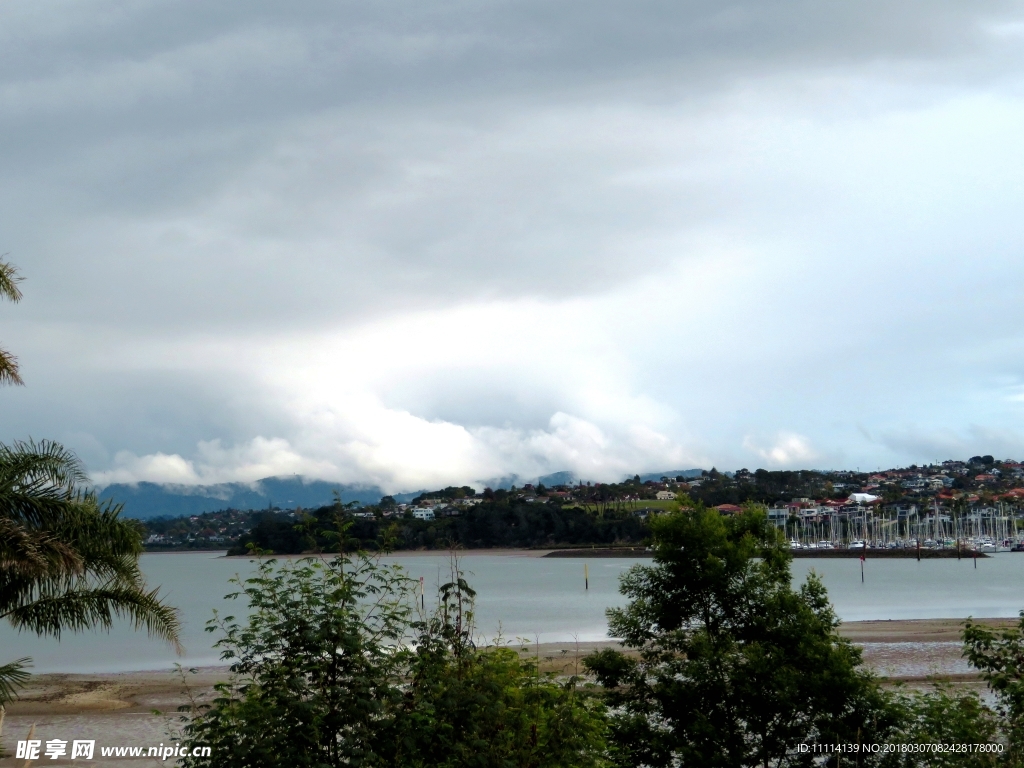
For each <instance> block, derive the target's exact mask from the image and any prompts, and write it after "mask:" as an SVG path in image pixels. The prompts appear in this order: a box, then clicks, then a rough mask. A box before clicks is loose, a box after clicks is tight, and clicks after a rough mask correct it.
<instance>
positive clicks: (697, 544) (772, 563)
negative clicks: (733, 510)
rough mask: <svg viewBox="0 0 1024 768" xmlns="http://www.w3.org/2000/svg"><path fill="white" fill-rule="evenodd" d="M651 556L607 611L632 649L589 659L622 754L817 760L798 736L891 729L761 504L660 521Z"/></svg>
mask: <svg viewBox="0 0 1024 768" xmlns="http://www.w3.org/2000/svg"><path fill="white" fill-rule="evenodd" d="M651 528H652V532H653V537H654V546H655V553H656V554H655V563H654V565H653V566H635V567H634V568H633V569H632V570H631V571H630V572H629V573H628V574H627V575H626V577H625V578H624V579H623V582H622V592H623V593H624V594H626V595H627V596H628V597H629V598H630V603H629V605H628V606H627V607H625V608H622V609H613V610H610V611H609V612H608V616H609V624H610V627H611V634H612V635H613V636H616V637H621V638H623V642H624V645H625V646H626V647H628V648H631V649H634V651H635V652H636V654H637V656H638V657H637V658H632V657H628V656H625V655H623V654H621V653H618V652H616V651H605V652H603V653H601V654H597V655H595V656H592V657H590V658H588V659H587V660H586V663H587V665H588V667H589V668H590V669H591V670H592V671H593V672H594V673H595V674H596V675H597V677H598V680H599V681H600V682H601V683H602V684H603V685H604V686H605V687H606V688H607V689H609V690H610V691H611V693H610V696H609V703H610V704H611V705H612V706H613V707H615V708H616V710H617V713H616V715H615V716H614V717H613V718H612V728H613V733H614V739H615V743H616V745H617V750H618V754H617V757H618V761H619V763H620V764H622V765H649V766H675V765H682V766H718V765H721V766H747V765H751V766H752V765H782V764H784V765H801V764H804V765H810V764H811V763H812V757H811V756H810V755H805V754H801V753H800V752H799V751H798V747H799V745H800V744H812V743H815V742H817V743H838V742H863V741H882V740H883V739H882V736H884V734H885V733H887V732H888V731H889V730H890V729H891V728H892V727H893V726H894V725H895V722H894V712H893V710H892V708H891V707H889V706H888V704H887V702H886V700H885V697H884V696H883V695H882V694H881V692H880V690H879V688H878V686H877V685H876V683H875V681H874V680H873V679H872V678H871V676H870V675H869V674H867V673H866V672H864V671H863V670H862V669H861V666H860V664H861V660H860V654H859V652H858V651H857V650H856V649H855V648H854V647H853V646H852V645H850V643H848V642H847V641H845V640H843V639H842V638H840V637H839V636H838V634H837V633H836V631H835V630H836V626H837V625H838V620H837V618H836V616H835V614H834V613H833V611H832V609H831V606H830V605H829V603H828V599H827V596H826V594H825V590H824V587H823V586H822V585H821V582H820V581H819V580H818V579H817V578H816V577H814V576H813V574H812V576H811V577H810V578H809V579H808V581H807V583H806V584H805V585H804V586H803V587H802V588H801V589H800V590H798V591H794V590H793V588H792V586H791V581H790V572H789V562H790V558H789V553H788V551H787V550H786V549H785V548H784V547H783V546H782V545H781V542H780V541H779V539H778V533H777V532H776V531H775V529H774V528H773V527H771V526H769V525H768V523H767V520H766V518H765V516H764V514H763V513H761V512H759V511H757V510H755V509H753V508H751V509H748V510H746V511H745V512H744V513H743V514H741V515H738V516H736V517H732V518H726V517H723V516H722V515H720V514H719V513H718V512H717V510H707V509H705V508H703V507H697V508H696V509H692V510H687V511H684V512H680V513H678V514H672V515H665V516H661V517H659V518H657V519H656V520H654V521H652V523H651Z"/></svg>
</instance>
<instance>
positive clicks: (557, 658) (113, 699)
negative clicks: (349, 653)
mask: <svg viewBox="0 0 1024 768" xmlns="http://www.w3.org/2000/svg"><path fill="white" fill-rule="evenodd" d="M977 621H978V622H979V623H982V624H984V625H986V626H990V627H993V628H1008V627H1011V626H1013V625H1014V624H1015V623H1016V621H1017V620H1015V619H978V620H977ZM962 630H963V620H962V619H912V620H894V621H851V622H846V623H844V624H842V625H841V626H840V628H839V632H840V634H841V635H843V636H844V637H846V638H849V639H850V640H852V641H853V642H854V643H857V644H858V645H860V644H864V645H866V646H867V649H866V650H867V651H868V653H867V654H866V657H867V658H868V659H869V661H870V658H871V651H872V647H873V646H876V645H877V646H879V647H882V646H885V647H887V648H888V646H891V645H894V644H895V645H897V646H898V644H907V645H906V647H905V649H902V650H901V649H900V648H898V647H897V648H895V649H888V653H889V657H898V656H899V655H900V654H901V653H902V654H906V655H914V656H917V657H924V659H925V661H927V657H928V656H931V655H933V654H936V653H938V652H939V651H941V655H943V656H949V655H952V656H956V657H959V650H958V643H959V641H960V634H961V632H962ZM512 647H516V648H519V646H512ZM612 647H619V646H618V643H616V642H615V641H614V640H607V641H603V642H580V643H575V642H571V641H570V642H564V643H540V644H539V645H535V644H528V645H525V646H523V647H522V648H523V649H524V652H525V653H529V654H530V655H536V656H538V657H539V658H540V659H541V660H542V662H543V666H544V667H545V668H548V669H561V668H566V667H567V666H568V665H575V663H576V661H577V659H578V658H579V657H582V656H585V655H587V654H589V653H593V652H594V651H596V650H600V649H602V648H612ZM880 671H884V670H880ZM226 675H227V670H226V669H225V668H223V667H211V668H203V669H200V670H199V671H198V674H196V675H190V676H189V678H188V679H189V684H190V686H191V687H192V688H193V693H194V695H197V696H199V697H201V698H207V697H208V696H209V695H211V692H212V686H213V684H214V683H215V682H217V681H218V680H223V679H225V677H226ZM186 700H187V699H186V697H185V694H184V692H183V685H182V681H181V678H180V676H179V675H178V674H176V673H174V672H171V671H162V672H161V671H156V672H122V673H116V674H79V675H70V674H50V675H36V676H33V678H32V681H31V683H30V684H29V686H28V687H27V688H26V689H25V690H24V691H22V695H21V698H20V699H19V700H18V701H15V702H13V703H12V704H11V705H10V706H9V707H8V715H9V716H30V715H43V714H51V715H52V714H82V713H111V714H113V713H122V714H133V713H143V712H150V711H152V710H154V709H159V710H161V711H164V712H173V711H174V710H175V708H176V707H177V706H179V705H180V704H183V703H185V702H186Z"/></svg>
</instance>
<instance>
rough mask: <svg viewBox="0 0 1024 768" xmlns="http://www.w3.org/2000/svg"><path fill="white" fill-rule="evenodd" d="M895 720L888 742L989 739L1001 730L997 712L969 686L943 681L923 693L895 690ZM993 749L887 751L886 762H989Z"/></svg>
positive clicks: (982, 767)
mask: <svg viewBox="0 0 1024 768" xmlns="http://www.w3.org/2000/svg"><path fill="white" fill-rule="evenodd" d="M892 702H893V706H894V708H895V712H896V716H897V720H898V726H897V727H896V728H895V729H894V731H893V732H892V733H891V734H890V737H889V739H888V743H891V744H906V745H917V744H947V745H961V744H970V745H975V744H986V745H988V744H991V745H995V744H996V743H997V741H998V739H999V736H1000V723H999V718H998V717H997V716H996V713H994V712H993V711H992V710H991V709H989V708H988V707H987V706H985V704H984V703H983V702H982V701H981V699H980V697H979V696H978V695H977V694H975V693H973V692H971V691H963V690H957V689H955V688H953V687H952V686H949V685H943V686H939V687H937V688H936V690H934V691H930V692H927V693H915V694H911V695H905V694H899V693H897V694H896V695H895V696H893V699H892ZM1001 761H1002V755H1000V754H999V753H996V752H963V751H949V752H943V751H935V752H909V751H908V752H899V753H893V754H890V755H886V756H885V757H884V758H883V760H882V763H883V765H884V766H885V768H890V767H891V768H991V767H993V766H997V765H999V763H1000V762H1001Z"/></svg>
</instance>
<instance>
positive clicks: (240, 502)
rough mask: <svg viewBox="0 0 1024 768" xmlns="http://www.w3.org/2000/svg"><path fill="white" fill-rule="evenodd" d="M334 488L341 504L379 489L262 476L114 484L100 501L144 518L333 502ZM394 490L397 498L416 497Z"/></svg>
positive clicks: (375, 495)
mask: <svg viewBox="0 0 1024 768" xmlns="http://www.w3.org/2000/svg"><path fill="white" fill-rule="evenodd" d="M334 491H338V492H339V493H340V494H341V500H342V501H344V502H349V501H358V502H360V503H361V504H376V503H377V502H378V501H380V499H381V496H383V495H384V492H383V491H382V490H381V489H380V488H378V487H377V486H374V485H346V484H344V483H329V482H326V481H324V480H306V479H305V478H303V477H301V476H293V477H265V478H263V479H262V480H259V481H257V482H255V483H219V484H217V485H173V484H164V483H137V484H132V485H128V484H123V483H116V484H114V485H108V486H107V487H106V488H103V489H102V490H101V491H100V493H99V496H100V498H101V499H112V500H113V501H114V502H116V503H119V504H124V515H125V516H126V517H134V518H137V519H139V520H145V519H147V518H151V517H180V516H183V515H198V514H201V513H203V512H215V511H217V510H220V509H229V508H230V509H266V508H267V507H271V506H273V507H278V508H280V509H295V507H303V508H306V509H315V508H317V507H322V506H325V505H327V504H331V503H333V501H334ZM420 493H421V491H417V492H414V493H399V494H395V499H396V500H397V501H398V502H405V501H409V500H411V499H413V498H415V497H416V496H418V495H419V494H420Z"/></svg>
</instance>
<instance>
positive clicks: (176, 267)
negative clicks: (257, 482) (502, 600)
mask: <svg viewBox="0 0 1024 768" xmlns="http://www.w3.org/2000/svg"><path fill="white" fill-rule="evenodd" d="M1022 19H1024V11H1022V9H1021V6H1020V5H1019V4H1018V3H1009V2H984V3H970V4H968V3H963V2H928V3H925V2H904V3H891V2H886V3H882V2H866V3H839V2H834V3H822V2H745V3H722V2H632V3H624V2H623V3H608V2H594V3H567V2H539V1H538V2H518V3H499V2H474V3H468V2H466V3H443V2H433V3H418V4H409V3H396V2H382V3H373V4H366V3H362V4H356V3H327V2H324V3H290V4H282V3H260V2H250V3H220V2H203V3H187V4H185V3H170V2H136V3H121V2H117V3H115V2H94V3H78V2H63V3H50V4H45V5H44V4H30V3H27V2H15V3H7V4H4V5H2V6H0V168H2V170H3V173H2V174H0V252H5V251H6V252H9V253H10V254H11V255H10V258H11V259H12V260H13V261H14V262H15V263H17V264H18V265H19V266H20V267H21V268H22V271H23V272H24V274H25V275H26V276H27V278H28V281H27V282H26V284H25V286H24V287H25V291H26V299H25V301H24V302H23V303H22V304H21V305H19V306H17V307H6V306H5V307H3V308H0V311H2V313H3V314H2V317H3V321H4V328H3V335H2V338H0V343H2V344H4V345H5V346H7V347H10V348H11V349H12V350H14V351H16V352H17V353H18V354H20V355H21V357H22V361H23V364H24V373H25V375H26V379H27V381H28V382H29V385H30V389H29V390H26V391H25V392H19V393H16V394H12V393H8V394H5V396H4V398H3V400H2V401H0V414H2V415H3V421H4V423H5V425H7V428H8V430H9V431H10V434H9V435H4V436H2V438H0V439H10V438H11V437H18V436H24V435H25V434H29V433H31V434H33V435H34V436H43V435H44V434H45V435H54V436H59V437H62V439H66V440H67V441H68V442H69V444H72V445H73V447H78V448H79V450H81V451H82V453H83V456H86V457H87V458H88V460H89V462H90V466H91V467H92V468H93V469H97V470H103V471H107V470H111V468H112V467H113V468H114V470H113V471H114V474H110V473H109V472H108V473H107V476H108V477H115V478H117V479H132V478H136V479H137V478H140V477H153V478H157V479H161V478H162V479H167V478H171V479H175V480H176V481H181V482H194V481H197V480H202V479H214V480H226V479H234V478H236V477H241V478H252V477H256V476H259V475H258V473H259V472H271V471H288V472H291V471H305V472H319V473H321V475H322V476H330V477H338V478H347V479H366V478H371V479H374V480H377V481H380V482H382V483H385V484H386V485H388V487H404V486H409V485H410V484H413V485H415V484H421V483H422V484H428V483H433V482H435V481H436V482H442V481H443V482H448V481H455V480H471V479H479V478H480V477H486V476H487V475H486V473H493V474H494V475H498V474H508V473H509V472H513V471H515V472H520V473H521V474H522V473H528V472H532V471H538V472H543V471H550V470H560V469H565V468H574V469H578V468H580V467H588V468H590V469H589V470H588V471H591V470H592V472H593V473H596V474H595V475H594V476H598V475H600V474H601V473H605V474H608V475H611V474H614V473H616V472H619V471H627V470H628V471H633V470H634V469H637V470H640V469H644V468H649V469H660V468H664V466H682V465H683V463H688V462H689V461H694V462H697V461H703V460H704V459H708V460H709V461H711V462H717V463H718V464H719V465H720V466H722V465H723V464H728V463H730V462H731V461H735V462H736V463H737V464H751V465H752V464H753V463H754V462H756V461H763V462H766V463H774V464H775V465H780V466H781V465H790V464H800V463H804V464H806V463H808V462H816V463H819V464H822V465H824V464H827V463H828V462H830V461H834V462H839V461H845V460H847V459H850V458H851V457H858V456H859V457H863V458H867V457H869V456H870V457H871V458H875V457H877V456H879V455H884V456H885V457H890V456H904V455H906V456H911V455H912V456H913V458H920V457H918V456H916V454H915V452H920V451H923V450H926V448H927V447H928V446H932V445H936V446H950V448H949V449H950V450H953V448H955V447H956V446H963V447H964V450H966V449H967V446H970V447H971V450H974V449H975V448H974V447H975V446H976V445H980V444H981V443H983V442H984V441H985V440H989V439H995V437H994V436H998V439H999V441H1001V442H999V444H1000V445H1007V446H1009V445H1012V444H1014V443H1013V441H1014V440H1015V439H1016V438H1015V437H1014V435H1016V434H1024V431H1022V428H1024V424H1022V423H1021V414H1020V413H1019V412H1018V411H1019V409H1020V406H1019V402H1020V399H1019V397H1018V390H1017V389H1015V387H1018V386H1019V385H1020V384H1021V383H1022V382H1024V372H1022V371H1018V370H1017V367H1015V365H1014V364H1013V363H1012V360H1011V359H1010V358H1011V357H1012V355H1009V354H1008V352H1007V350H1010V349H1016V348H1018V347H1019V346H1020V345H1021V342H1020V341H1019V340H1018V336H1019V334H1018V333H1017V331H1016V330H1015V329H1016V328H1017V327H1020V322H1021V321H1022V320H1024V317H1022V316H1021V315H1022V313H1021V310H1020V309H1019V306H1020V304H1019V301H1017V295H1016V291H1015V289H1014V286H1016V285H1019V283H1020V280H1021V279H1024V274H1022V270H1024V267H1022V266H1021V265H1022V264H1024V260H1022V259H1020V253H1021V249H1022V247H1024V234H1022V232H1021V231H1020V228H1019V226H1017V225H1015V224H1014V220H1015V218H1017V217H1018V215H1017V212H1018V211H1019V208H1020V205H1021V204H1022V203H1024V201H1022V200H1021V192H1020V188H1019V178H1020V174H1021V173H1022V172H1024V158H1022V156H1021V151H1020V143H1019V136H1020V133H1021V131H1022V130H1024V118H1022V115H1021V111H1020V109H1019V105H1020V102H1021V94H1022V93H1024V86H1022V78H1021V73H1022V66H1021V64H1022V60H1021V50H1022V49H1021V46H1020V42H1021V38H1022V33H1024V22H1022ZM964 393H968V394H966V395H965V394H964ZM857 425H865V429H866V430H867V432H868V434H872V435H885V436H887V437H885V438H884V439H883V438H877V439H874V440H871V439H863V438H862V436H861V432H860V431H859V430H858V427H857ZM994 425H995V426H994ZM996 427H998V428H996ZM950 436H952V437H950ZM858 440H859V441H860V442H859V443H858V442H857V441H858ZM854 443H856V444H854ZM1022 444H1024V441H1022ZM197 445H198V446H199V447H198V448H197V449H195V450H191V449H190V447H192V446H197ZM978 450H980V448H979V449H978ZM858 451H859V452H860V453H858ZM879 452H881V454H880V453H879ZM988 452H990V451H988ZM183 457H184V458H183ZM925 458H934V457H931V456H928V457H925ZM879 460H880V461H881V460H882V459H879ZM189 462H193V463H192V464H190V463H189ZM161 467H163V469H161ZM160 472H166V474H163V475H161V474H160ZM417 487H419V486H418V485H417Z"/></svg>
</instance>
